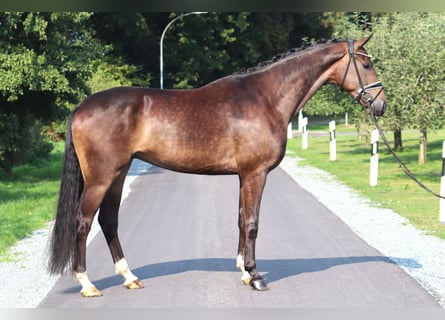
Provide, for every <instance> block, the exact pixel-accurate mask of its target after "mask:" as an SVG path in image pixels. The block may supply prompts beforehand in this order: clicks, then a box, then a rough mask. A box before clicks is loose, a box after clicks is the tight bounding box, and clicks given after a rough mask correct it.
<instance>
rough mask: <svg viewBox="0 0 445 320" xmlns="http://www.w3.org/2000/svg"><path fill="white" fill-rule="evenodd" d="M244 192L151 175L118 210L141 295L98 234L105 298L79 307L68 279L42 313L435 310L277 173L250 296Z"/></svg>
mask: <svg viewBox="0 0 445 320" xmlns="http://www.w3.org/2000/svg"><path fill="white" fill-rule="evenodd" d="M238 187H239V182H238V178H237V177H236V176H200V175H187V174H179V173H174V172H170V171H166V170H163V169H160V168H156V167H152V168H150V169H149V170H147V171H145V173H144V174H143V175H141V176H140V177H138V178H137V179H136V180H135V181H134V182H133V183H132V185H131V192H130V194H129V196H128V197H127V199H126V200H125V201H124V202H123V203H122V206H121V214H120V227H119V231H120V238H121V242H122V245H123V248H124V252H125V254H126V258H127V260H128V262H129V265H130V267H131V268H132V270H133V272H134V273H135V274H136V275H137V276H138V277H139V278H140V279H141V280H142V281H143V283H144V285H145V288H144V289H140V290H128V289H126V288H125V287H123V285H122V282H123V281H122V280H121V277H120V276H116V275H114V266H113V264H112V260H111V256H110V254H109V252H108V248H107V246H106V244H105V240H104V237H103V235H102V233H101V232H99V233H98V235H97V236H96V237H95V238H94V239H93V241H92V242H91V243H90V245H89V247H88V251H87V253H88V254H87V267H88V274H89V277H90V279H91V280H92V281H93V283H94V284H95V285H96V286H97V288H98V289H99V290H101V291H102V292H103V294H104V296H103V297H99V298H89V299H87V298H83V297H82V296H81V295H80V293H79V291H80V286H79V285H78V284H77V283H76V282H75V281H74V280H73V279H72V276H71V275H66V276H63V277H61V278H60V279H59V280H58V281H57V283H56V284H55V286H54V287H53V289H52V290H51V291H50V292H49V294H48V295H47V297H46V298H45V299H44V300H43V301H42V303H41V305H40V307H59V308H60V307H69V308H96V307H107V308H108V307H138V308H140V307H160V308H164V307H227V308H241V307H242V308H246V307H256V308H258V307H260V308H262V307H268V308H277V307H291V308H398V309H400V308H420V307H421V308H430V307H437V308H438V307H439V305H438V304H437V303H436V302H435V301H434V299H433V297H432V296H431V295H430V294H429V293H428V292H427V291H426V290H424V289H423V288H422V287H421V286H420V285H419V284H418V283H417V282H416V281H415V280H414V279H413V278H411V277H410V276H409V275H408V274H406V273H405V272H404V271H403V270H402V269H401V268H399V267H398V266H397V265H395V264H394V263H392V262H391V261H390V260H389V259H387V258H386V257H384V256H382V254H381V253H379V252H378V251H377V250H375V249H374V248H372V247H370V246H369V245H367V244H366V243H365V242H364V241H363V240H362V239H360V238H359V237H358V236H357V235H355V234H354V233H353V232H352V231H351V229H350V228H349V227H348V226H346V225H345V224H344V223H343V222H342V221H341V220H340V219H339V218H337V216H335V215H334V214H333V213H331V212H330V211H329V210H328V209H327V208H326V207H324V206H323V205H322V204H320V203H319V202H318V201H317V200H316V199H315V198H314V197H313V196H312V195H311V194H309V193H308V192H306V191H305V190H303V189H302V188H300V186H299V185H298V184H297V183H295V182H294V181H293V180H292V179H291V178H290V177H289V176H288V175H287V174H286V173H285V172H284V171H283V170H282V169H279V168H278V169H276V170H274V171H273V172H272V173H271V174H270V175H269V178H268V181H267V184H266V189H265V191H264V196H263V201H262V209H261V215H260V227H259V235H258V240H257V252H256V256H257V266H258V270H259V271H260V272H261V273H262V274H263V276H264V278H265V280H266V281H267V283H268V286H269V289H270V290H269V291H266V292H256V291H253V290H252V289H251V288H250V287H249V286H244V285H243V284H242V283H241V272H240V271H239V270H238V269H237V268H236V267H235V262H236V261H235V260H236V259H235V257H236V250H237V244H238V226H237V220H238V216H237V210H238ZM351 210H353V208H351Z"/></svg>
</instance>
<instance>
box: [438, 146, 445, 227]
mask: <svg viewBox="0 0 445 320" xmlns="http://www.w3.org/2000/svg"><path fill="white" fill-rule="evenodd" d="M440 195H441V196H442V197H445V141H444V142H443V144H442V177H441V178H440ZM439 207H440V211H439V212H440V213H439V222H440V223H445V199H442V198H441V199H440V206H439Z"/></svg>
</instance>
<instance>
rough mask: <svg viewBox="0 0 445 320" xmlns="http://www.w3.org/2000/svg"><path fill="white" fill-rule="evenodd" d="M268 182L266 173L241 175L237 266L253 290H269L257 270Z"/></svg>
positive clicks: (243, 278)
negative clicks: (263, 207) (259, 225)
mask: <svg viewBox="0 0 445 320" xmlns="http://www.w3.org/2000/svg"><path fill="white" fill-rule="evenodd" d="M265 182H266V173H265V172H260V173H252V174H248V175H240V208H239V221H238V224H239V228H240V238H239V244H238V256H237V266H238V268H240V269H241V271H242V273H243V275H242V281H243V282H244V283H245V284H250V285H251V286H252V288H254V289H256V290H259V291H263V290H267V285H266V283H265V282H264V279H263V278H262V277H261V276H260V274H259V273H258V271H257V270H256V260H255V242H256V238H257V235H258V222H259V212H260V204H261V196H262V194H263V190H264V185H265Z"/></svg>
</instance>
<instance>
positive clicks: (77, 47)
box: [0, 12, 106, 170]
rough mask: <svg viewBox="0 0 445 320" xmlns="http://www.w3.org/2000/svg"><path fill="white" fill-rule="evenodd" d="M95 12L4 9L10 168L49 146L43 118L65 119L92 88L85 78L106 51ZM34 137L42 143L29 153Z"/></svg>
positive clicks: (0, 39)
mask: <svg viewBox="0 0 445 320" xmlns="http://www.w3.org/2000/svg"><path fill="white" fill-rule="evenodd" d="M90 16H91V14H89V13H75V12H69V13H62V12H58V13H34V12H32V13H30V12H27V13H26V12H10V13H8V12H7V13H0V24H1V28H0V121H1V122H2V125H0V131H2V130H5V132H2V137H6V136H8V137H9V138H8V139H0V144H1V145H0V166H3V169H4V170H10V169H11V167H12V165H14V164H17V163H20V162H22V161H24V160H26V158H33V157H34V156H38V155H41V154H42V153H46V152H48V151H49V150H50V148H49V146H48V144H47V143H45V142H44V141H43V138H42V137H41V135H40V127H41V126H42V123H46V122H50V121H53V120H57V119H65V118H66V114H67V112H68V110H69V109H70V108H72V105H73V104H75V103H78V101H79V100H80V98H82V97H84V96H85V95H86V94H88V93H89V91H88V87H87V86H86V82H85V81H86V80H87V79H88V77H89V76H90V75H91V73H92V72H93V69H92V63H91V62H92V61H93V60H95V59H98V58H99V57H100V56H103V55H104V54H105V52H106V47H105V46H103V45H102V44H101V43H100V42H98V41H97V40H95V39H94V30H93V29H92V28H91V26H90V24H89V17H90ZM6 133H7V134H6ZM31 133H33V137H32V138H31V137H30V136H29V135H30V134H31ZM3 134H5V135H3ZM33 139H34V143H33V145H34V146H39V145H40V146H41V147H39V148H37V149H38V150H36V152H33V153H32V154H30V155H26V156H25V154H26V152H25V151H26V150H27V149H29V144H30V143H32V141H33Z"/></svg>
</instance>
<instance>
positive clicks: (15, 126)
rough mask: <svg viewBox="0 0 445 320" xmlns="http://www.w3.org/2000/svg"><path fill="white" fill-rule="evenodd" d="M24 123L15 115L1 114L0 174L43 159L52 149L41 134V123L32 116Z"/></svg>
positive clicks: (25, 119) (27, 117)
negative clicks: (22, 164)
mask: <svg viewBox="0 0 445 320" xmlns="http://www.w3.org/2000/svg"><path fill="white" fill-rule="evenodd" d="M22 121H23V123H22ZM22 121H21V120H20V119H19V117H18V116H17V115H15V114H13V113H12V114H9V115H8V114H0V172H1V171H5V172H10V171H11V169H12V167H13V166H14V165H18V164H21V163H24V162H33V161H35V160H37V159H40V158H43V157H45V156H46V155H47V154H48V153H49V152H50V151H51V149H52V145H51V144H50V143H48V142H46V141H45V139H44V136H43V135H42V133H41V125H40V122H39V121H36V120H35V118H34V117H33V116H31V115H28V116H26V117H25V118H24V119H23V120H22Z"/></svg>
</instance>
